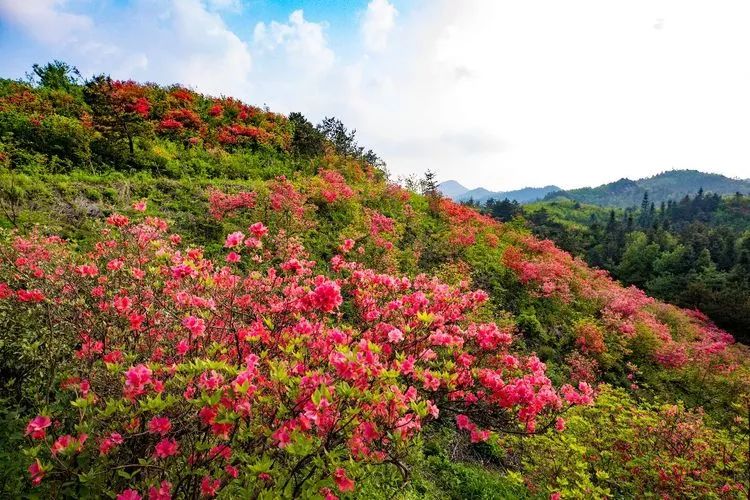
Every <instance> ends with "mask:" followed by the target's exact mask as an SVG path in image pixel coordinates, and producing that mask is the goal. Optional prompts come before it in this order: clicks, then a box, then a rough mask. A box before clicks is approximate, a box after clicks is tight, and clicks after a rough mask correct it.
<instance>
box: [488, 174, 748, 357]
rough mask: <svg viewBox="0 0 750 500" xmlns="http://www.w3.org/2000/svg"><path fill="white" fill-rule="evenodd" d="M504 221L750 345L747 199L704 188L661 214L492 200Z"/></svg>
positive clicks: (663, 207) (665, 205)
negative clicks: (696, 313)
mask: <svg viewBox="0 0 750 500" xmlns="http://www.w3.org/2000/svg"><path fill="white" fill-rule="evenodd" d="M482 210H483V211H485V212H487V213H489V214H491V215H492V216H493V217H495V218H497V219H498V220H501V221H509V220H512V219H513V217H516V216H521V217H523V218H524V220H525V221H526V222H527V224H528V226H529V227H530V228H531V230H532V231H533V232H534V234H535V235H537V236H539V237H540V238H545V239H551V240H553V241H554V242H555V243H556V244H557V245H559V246H560V248H562V249H564V250H566V251H568V252H571V253H572V254H574V255H576V256H579V257H581V258H583V259H584V260H586V262H587V263H588V264H589V265H591V266H594V267H597V268H599V269H604V270H606V271H608V272H609V273H610V274H611V275H612V276H613V277H615V278H616V279H617V280H619V281H621V282H623V283H625V284H627V285H635V286H637V287H638V288H640V289H642V290H644V291H646V292H647V293H648V294H649V295H652V296H654V297H658V298H660V299H662V300H665V301H667V302H669V303H672V304H677V305H679V306H682V307H686V308H691V309H699V310H700V311H702V312H704V313H705V314H707V315H708V316H709V317H711V319H712V320H713V321H715V322H716V323H717V324H718V325H719V326H721V327H722V328H724V329H726V330H727V331H729V332H731V333H732V334H733V335H734V336H735V337H736V338H737V339H738V340H741V341H743V342H745V343H747V342H748V341H750V333H748V332H750V267H749V266H750V196H746V195H743V194H742V193H736V194H734V195H725V196H719V195H718V194H715V193H713V194H705V193H704V192H703V190H702V189H701V188H698V190H697V192H696V193H695V194H694V195H693V196H691V195H685V196H684V197H682V198H681V199H679V200H667V201H662V202H661V203H659V204H658V206H657V205H656V204H655V203H654V202H650V201H649V195H648V192H646V193H644V195H643V198H642V202H641V204H640V206H638V207H630V208H627V209H616V208H606V207H599V206H594V205H585V204H581V203H579V202H576V201H572V200H569V199H565V198H557V199H555V200H552V201H542V202H537V203H532V204H529V205H524V206H521V205H519V204H517V203H513V202H511V201H509V200H501V201H495V200H488V202H487V203H486V204H485V205H484V206H482Z"/></svg>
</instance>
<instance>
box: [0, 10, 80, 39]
mask: <svg viewBox="0 0 750 500" xmlns="http://www.w3.org/2000/svg"><path fill="white" fill-rule="evenodd" d="M66 4H67V2H66V1H65V0H0V18H2V19H5V20H7V21H9V22H10V23H12V24H15V25H17V26H19V27H21V28H22V29H23V30H25V31H26V32H27V33H29V34H30V35H31V36H32V37H33V38H35V39H36V40H39V41H41V42H43V43H50V44H68V43H72V42H75V41H76V40H77V38H78V36H77V34H78V33H80V32H86V31H88V30H89V29H90V28H91V26H92V24H93V22H92V20H91V18H89V17H88V16H85V15H81V14H75V13H72V12H69V11H66Z"/></svg>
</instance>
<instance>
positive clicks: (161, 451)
mask: <svg viewBox="0 0 750 500" xmlns="http://www.w3.org/2000/svg"><path fill="white" fill-rule="evenodd" d="M179 449H180V444H179V443H178V442H177V441H175V440H174V439H170V438H164V439H162V440H161V441H159V442H158V443H157V444H156V447H155V448H154V456H156V457H158V458H167V457H171V456H172V455H177V452H178V451H179Z"/></svg>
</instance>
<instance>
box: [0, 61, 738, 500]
mask: <svg viewBox="0 0 750 500" xmlns="http://www.w3.org/2000/svg"><path fill="white" fill-rule="evenodd" d="M53 69H55V68H53ZM63 69H64V68H63ZM68 76H70V77H71V79H70V80H69V83H70V84H71V87H69V88H68V89H67V90H64V89H61V88H59V87H60V86H59V85H57V84H53V83H49V84H48V85H47V86H45V85H43V84H42V83H41V82H40V81H38V80H34V82H33V83H32V84H31V85H29V84H26V83H20V82H12V81H8V80H2V81H0V129H2V131H3V134H2V136H0V208H2V213H0V223H1V224H2V226H3V227H4V228H6V230H3V231H2V232H1V234H2V241H0V255H2V261H1V264H0V275H2V283H3V286H2V287H0V295H2V296H3V297H4V298H3V299H1V300H0V380H1V381H2V382H1V386H0V392H1V394H0V400H1V401H2V403H1V404H0V410H1V411H0V417H1V418H3V421H5V422H8V425H6V426H4V428H3V431H2V437H1V438H0V463H2V465H3V470H4V475H3V476H0V477H2V479H0V481H1V484H2V488H3V490H2V492H3V496H7V497H11V498H15V497H19V496H21V497H22V496H30V497H48V496H57V497H63V496H76V497H82V496H87V495H89V496H102V495H109V496H112V497H115V496H117V495H122V497H121V498H131V499H132V498H138V496H141V497H144V496H148V497H153V498H167V494H169V495H170V496H171V495H174V496H176V497H191V498H195V497H199V496H201V495H203V496H210V495H214V494H217V495H219V496H224V497H244V496H256V497H263V496H268V497H274V498H275V497H279V496H282V497H283V496H286V497H291V496H297V497H310V498H320V497H326V496H328V497H329V498H331V497H332V496H333V495H335V496H351V497H362V498H394V497H397V498H425V497H428V498H471V497H486V498H497V497H514V498H516V497H521V498H523V497H539V496H547V495H552V496H553V498H557V495H558V494H562V495H563V496H573V497H575V496H576V495H578V496H580V495H585V494H601V495H604V494H605V493H606V491H607V490H608V491H609V492H610V494H612V495H620V496H630V495H635V493H633V492H635V491H637V492H642V493H643V496H647V495H650V494H656V492H658V493H659V494H661V495H664V496H672V497H677V496H690V495H693V496H698V495H713V494H716V495H723V496H724V497H730V496H732V495H735V496H741V494H742V492H743V490H741V489H739V488H740V487H741V488H745V489H744V491H747V488H748V484H747V479H746V478H743V477H742V476H739V475H738V474H737V471H739V470H742V468H743V467H747V456H746V455H743V454H737V453H734V452H733V453H729V454H727V455H726V457H727V461H726V467H724V468H722V467H723V466H722V465H721V464H722V462H719V461H711V460H709V459H710V458H711V457H713V456H714V455H712V454H713V453H714V452H716V451H720V450H725V451H726V450H727V449H728V448H727V446H728V445H729V444H731V443H735V442H736V439H738V437H737V436H738V435H739V434H737V428H739V427H742V425H746V424H743V422H745V421H744V420H742V419H744V418H746V407H745V406H743V404H744V403H743V402H744V401H745V399H743V398H745V397H746V394H747V393H748V380H750V363H748V359H750V356H748V350H747V348H746V347H744V346H742V345H738V344H736V343H734V341H733V339H732V337H731V336H730V335H728V334H727V333H726V332H724V331H722V330H721V329H720V328H718V327H717V326H715V325H714V324H713V323H712V322H711V321H710V320H709V319H708V318H707V317H706V316H705V315H703V314H702V313H700V312H698V311H696V310H693V309H689V310H683V309H680V308H679V307H677V306H673V305H669V304H665V303H663V302H659V301H657V300H654V299H652V298H650V297H648V296H647V295H646V294H645V293H643V292H642V291H640V290H639V289H637V288H634V287H629V288H626V287H623V286H621V285H619V284H618V283H617V282H616V281H614V280H613V279H612V278H610V277H609V276H607V274H606V273H605V272H602V271H597V270H593V269H591V268H589V267H588V266H586V265H585V264H584V262H583V261H582V260H581V259H579V258H575V257H573V256H572V255H570V254H569V253H567V252H565V251H564V250H561V249H560V248H558V247H557V246H555V245H554V244H553V243H552V242H550V241H542V240H540V239H538V238H535V237H533V236H531V235H530V234H529V231H528V229H527V228H525V227H524V221H523V220H522V219H520V218H518V217H516V216H515V214H516V213H517V208H518V207H515V206H513V204H512V203H508V204H504V203H502V202H501V203H500V204H499V207H500V208H499V209H498V212H504V213H505V215H503V216H502V217H501V218H502V219H504V220H507V222H503V223H501V222H498V221H496V220H494V219H493V218H492V217H491V216H490V215H487V214H482V213H480V212H479V211H477V210H475V209H474V208H472V207H469V206H462V205H458V204H455V203H453V202H451V201H449V200H446V199H443V198H441V197H440V196H439V194H438V193H437V191H436V190H435V189H434V188H435V186H434V179H430V178H429V177H427V178H425V179H424V182H417V181H414V182H413V183H412V184H411V187H412V188H413V190H412V191H409V190H406V189H404V188H402V187H399V186H397V185H395V184H392V183H390V182H389V181H388V179H387V176H386V174H385V173H384V172H383V170H382V169H380V168H379V167H378V163H379V162H378V161H377V160H376V159H375V158H374V157H372V156H369V155H368V154H367V153H366V152H365V149H364V148H363V147H361V146H359V145H358V144H357V143H356V139H355V136H354V134H353V132H350V131H349V130H348V129H346V128H345V127H344V126H343V124H341V122H339V121H338V120H329V121H328V122H327V125H325V126H321V129H322V130H321V129H317V128H315V127H313V125H312V124H311V123H309V122H308V121H307V120H306V119H305V118H304V117H303V116H302V115H299V114H293V115H290V117H289V118H286V117H284V116H282V115H278V114H275V113H272V112H271V111H269V110H267V109H261V108H257V107H254V106H251V105H248V104H244V103H241V102H240V101H237V100H235V99H232V98H229V97H221V98H214V97H210V96H203V95H200V94H197V93H195V92H192V91H190V90H188V89H186V88H184V87H182V86H171V87H159V86H155V85H141V84H138V83H135V82H127V81H126V82H117V81H114V80H110V79H108V78H107V77H105V76H103V77H101V78H95V79H93V80H90V81H89V82H85V84H83V85H82V84H81V83H80V82H79V80H77V79H76V78H74V77H72V76H71V75H70V74H68ZM51 87H54V88H51ZM337 143H338V144H337ZM414 190H416V191H420V190H421V191H424V193H425V195H426V196H423V195H420V194H417V193H415V192H414ZM705 198H710V197H705ZM737 200H740V201H736V200H735V201H732V202H731V205H730V203H729V202H727V203H726V204H724V202H723V201H722V202H721V203H719V204H718V208H716V209H715V210H714V209H713V208H712V209H711V210H712V211H709V212H710V219H706V220H707V221H709V222H711V221H719V220H721V221H724V222H725V223H726V224H728V225H732V226H733V227H735V228H737V229H738V230H744V229H739V228H741V227H742V224H743V222H742V221H743V213H744V214H745V215H746V212H743V210H744V208H743V207H744V205H743V203H744V202H742V201H741V199H740V198H737ZM559 203H560V205H553V204H545V207H547V214H546V216H545V217H544V218H540V220H542V221H545V222H544V224H541V223H540V224H539V225H538V226H539V227H541V226H545V230H550V232H551V233H552V234H551V235H552V236H553V237H555V238H556V237H557V236H555V235H556V234H561V235H564V234H568V235H570V239H569V240H566V242H565V243H564V245H563V246H565V245H567V242H570V243H571V244H573V243H575V238H576V237H578V236H579V235H580V234H582V233H581V232H582V231H585V230H586V228H587V227H588V225H589V222H590V215H591V214H593V213H595V212H596V209H593V208H590V207H588V206H585V205H578V206H577V208H576V205H575V203H574V202H570V208H568V207H567V206H565V205H564V204H565V203H566V202H559ZM702 203H704V204H705V205H701V206H705V207H713V201H712V200H710V199H708V200H707V201H705V202H702ZM691 205H692V200H691ZM670 206H672V209H674V214H675V215H674V217H677V215H676V214H677V213H686V212H684V211H683V208H681V207H683V205H682V203H678V204H677V205H670ZM675 207H677V208H676V209H675ZM666 210H667V207H665V211H666ZM560 211H568V212H569V213H575V214H576V217H575V219H573V218H569V219H566V218H563V217H560V216H559V213H558V212H560ZM539 212H541V211H539ZM688 212H689V211H688ZM709 212H707V210H703V209H702V213H704V214H706V213H709ZM596 213H602V214H603V217H604V218H603V219H602V220H601V222H600V224H602V225H604V224H609V223H610V222H612V224H613V225H612V227H613V228H615V227H617V226H619V225H621V226H622V227H623V228H626V227H630V228H632V231H631V230H628V231H627V233H629V236H628V237H627V238H626V234H625V231H624V230H622V231H620V230H617V231H613V232H612V235H613V237H611V238H610V237H607V238H606V239H603V240H602V241H603V242H605V243H606V244H605V245H604V246H603V247H601V248H600V249H599V250H598V251H599V252H600V253H601V254H602V255H604V254H605V252H622V254H624V253H625V251H626V250H627V246H628V245H627V244H626V242H627V241H630V242H631V243H630V245H636V244H637V246H633V247H632V249H631V250H630V251H629V252H628V254H629V258H628V260H627V261H626V262H627V265H626V266H623V268H622V270H623V272H624V271H627V272H632V274H633V275H635V274H636V272H637V273H641V274H643V273H649V272H655V271H658V270H659V269H666V268H670V269H672V270H673V271H672V272H673V273H675V274H676V273H678V272H680V273H681V272H682V269H683V267H681V266H684V265H685V263H686V257H685V256H686V255H690V252H691V251H693V250H691V248H690V247H689V246H688V245H685V244H682V245H680V244H678V240H677V238H676V236H674V235H671V236H670V235H666V234H665V235H664V238H663V239H657V238H654V237H653V236H652V235H651V229H650V228H651V227H653V221H654V217H651V215H652V213H651V207H650V203H649V204H648V206H647V207H645V213H646V215H647V216H648V217H643V218H641V217H640V215H641V214H640V213H638V212H637V211H628V212H624V211H617V212H615V213H614V215H613V216H612V217H611V218H610V214H609V212H596ZM654 214H655V217H656V218H658V217H659V211H658V210H655V212H654ZM495 215H497V213H496V214H495ZM674 217H673V222H674V221H676V219H674ZM680 217H682V216H680ZM701 217H703V216H701ZM259 221H262V223H260V222H259ZM681 224H682V223H681V222H680V223H678V224H673V226H672V227H677V226H680V225H681ZM688 225H689V224H688ZM539 234H543V233H539ZM640 234H645V235H646V239H645V241H644V239H643V237H642V236H641V235H640ZM696 234H697V233H696ZM178 235H179V236H178ZM628 238H629V240H628ZM583 241H584V240H581V241H580V242H579V244H582V242H583ZM741 241H743V242H744V241H745V240H744V239H743V240H741ZM670 242H671V243H670ZM654 243H657V244H658V245H659V248H660V249H661V248H663V247H662V245H665V244H670V245H672V244H673V243H674V245H673V246H671V247H670V251H669V252H668V254H665V253H660V254H659V258H658V259H657V260H656V261H655V262H653V263H650V262H643V261H642V259H640V257H641V256H642V250H643V249H649V248H653V247H651V246H650V245H653V244H654ZM743 244H744V243H743ZM566 248H567V247H566ZM713 248H714V247H713V246H711V250H709V255H706V254H705V252H703V248H702V247H701V248H700V250H699V251H697V253H696V254H695V255H696V256H699V257H700V259H697V260H699V261H700V262H701V264H700V265H701V267H700V269H701V270H702V271H701V273H702V274H701V276H702V278H703V279H704V281H705V283H706V284H708V283H711V284H715V283H721V281H720V279H719V277H720V276H721V273H722V272H725V270H726V268H725V267H721V266H724V265H725V264H722V265H721V266H720V265H719V264H718V261H716V260H715V255H718V254H715V252H714V250H713ZM735 250H741V247H738V248H735ZM618 255H619V254H618ZM722 255H724V257H722V258H726V259H727V260H726V262H729V260H728V256H729V253H726V252H725V253H723V254H722ZM736 255H739V256H740V257H739V261H740V265H743V264H742V263H743V262H745V261H748V262H750V261H749V260H748V259H745V260H744V261H743V260H742V257H741V255H742V251H739V252H737V253H736ZM736 255H735V256H736ZM612 262H614V261H612ZM619 263H620V261H619V260H618V261H617V264H618V266H617V268H618V269H619ZM745 263H747V262H745ZM644 264H646V266H645V267H644ZM732 265H734V264H732ZM613 272H614V271H613ZM645 283H646V284H645V285H644V286H646V287H649V286H652V284H651V283H652V282H651V280H650V279H647V280H646V282H645ZM654 283H656V282H654ZM659 284H660V286H666V287H668V286H669V283H668V282H664V281H662V282H660V283H659ZM653 286H656V285H653ZM696 286H697V283H696V282H695V281H691V282H690V286H687V287H685V289H686V291H688V290H689V291H690V293H695V294H696V295H697V296H700V290H699V289H697V288H695V287H696ZM711 286H713V285H711ZM654 289H656V288H654ZM602 382H606V383H607V384H609V385H611V386H612V387H615V388H614V389H610V388H608V387H607V386H606V385H601V383H602ZM597 387H599V388H600V389H599V391H600V392H601V396H599V398H603V399H600V401H601V402H600V403H596V402H595V403H594V404H595V406H594V407H589V406H586V405H583V406H585V408H584V407H583V406H582V405H581V404H582V403H589V400H590V399H591V398H594V397H596V392H597ZM556 388H559V389H556ZM613 400H616V402H619V405H620V406H618V405H614V404H613ZM680 401H681V403H680ZM571 405H572V406H573V407H572V408H571V409H568V410H567V411H566V408H567V407H568V406H571ZM664 405H676V408H677V409H678V410H677V413H676V415H677V416H678V420H679V423H687V424H688V427H689V430H690V432H691V434H690V435H689V439H688V441H689V443H690V445H691V446H692V447H693V448H694V449H695V450H696V453H695V454H694V455H690V456H689V457H686V459H689V460H691V461H693V462H690V463H691V464H692V463H700V464H702V465H704V466H705V467H704V468H703V469H704V470H702V471H701V474H700V477H698V478H697V479H696V478H695V477H691V478H690V479H689V480H685V481H683V482H674V481H672V479H671V477H670V478H669V480H668V481H665V482H659V481H658V480H657V479H655V478H656V476H658V470H659V469H658V467H660V464H661V463H662V462H663V463H664V464H669V466H670V467H671V466H673V465H675V464H678V465H679V463H682V462H679V461H678V458H677V457H676V456H675V455H674V454H670V453H668V450H666V449H665V448H664V446H663V444H664V440H663V439H661V438H662V437H664V436H666V435H668V434H669V432H671V431H670V429H669V428H665V427H663V426H662V427H654V429H658V432H657V431H655V430H653V429H652V430H649V427H648V425H645V426H644V425H641V424H648V423H649V422H655V421H667V420H668V415H667V413H665V412H667V408H671V407H672V406H664ZM700 408H703V410H701V409H700ZM701 411H703V413H701ZM563 413H564V414H563ZM559 418H562V419H564V421H563V420H559ZM47 419H49V420H47ZM659 419H660V420H659ZM737 419H739V420H737ZM609 422H615V423H616V425H612V427H613V430H612V436H609V433H608V431H609V429H607V426H608V425H609ZM631 425H632V426H633V428H635V429H638V430H639V434H638V435H637V436H636V435H632V436H631V439H632V440H633V441H637V442H638V443H639V446H641V445H642V449H639V450H640V451H641V452H642V454H643V455H644V456H647V457H649V458H648V460H649V461H648V465H647V467H648V468H649V469H648V471H646V472H645V473H644V472H642V470H641V469H637V468H632V467H630V466H629V465H627V463H626V461H624V459H623V460H620V461H613V462H612V463H611V464H607V465H606V467H605V466H603V465H602V466H599V465H597V464H595V463H593V462H592V461H591V457H594V456H596V452H597V450H601V453H604V452H605V451H606V450H608V449H609V448H608V447H610V448H613V447H614V448H616V446H617V442H614V441H613V439H614V432H615V430H614V429H623V432H625V431H626V429H629V428H630V427H629V426H631ZM639 425H641V426H640V427H639ZM563 427H565V429H563ZM678 427H679V425H678ZM679 428H680V429H682V427H679ZM516 433H517V434H516ZM514 436H518V438H517V439H516V438H515V437H514ZM640 437H643V439H642V440H641V441H638V438H640ZM745 439H746V438H745ZM701 443H708V444H707V445H706V446H703V445H702V444H701ZM698 445H700V446H698ZM649 446H650V447H649ZM22 449H23V450H24V451H21V450H22ZM560 457H571V460H573V461H572V462H570V467H569V468H567V469H566V470H565V471H562V472H561V471H559V470H557V468H556V465H555V464H559V463H560V460H557V459H558V458H560ZM37 459H38V461H37ZM555 460H557V461H555ZM678 462H679V463H678ZM608 468H611V477H617V478H618V484H622V489H618V487H616V485H613V484H611V483H612V480H609V479H607V478H605V477H604V476H603V475H602V474H601V473H600V474H598V475H597V474H596V472H597V470H598V471H602V470H603V471H604V473H605V474H610V471H609V470H607V469H608ZM664 470H667V471H668V469H664ZM22 475H23V476H25V477H23V478H22V479H21V476H22ZM235 475H236V477H235ZM722 480H723V481H725V482H726V483H727V484H729V487H730V490H727V491H726V492H723V493H722V492H721V491H720V490H717V489H716V488H717V487H718V488H719V489H720V488H721V487H723V485H721V484H719V483H720V482H721V481H722ZM165 481H166V482H165ZM564 481H567V483H565V482H564ZM34 483H38V485H36V486H35V484H34ZM167 483H169V484H167ZM152 488H153V490H152ZM717 491H718V493H717Z"/></svg>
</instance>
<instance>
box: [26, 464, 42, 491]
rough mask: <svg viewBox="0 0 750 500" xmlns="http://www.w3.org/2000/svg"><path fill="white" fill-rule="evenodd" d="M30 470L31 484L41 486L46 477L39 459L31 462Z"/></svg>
mask: <svg viewBox="0 0 750 500" xmlns="http://www.w3.org/2000/svg"><path fill="white" fill-rule="evenodd" d="M28 470H29V474H30V475H31V484H33V485H34V486H39V484H40V483H41V482H42V478H43V477H44V469H42V463H41V462H40V461H39V459H38V458H37V459H36V460H34V461H33V462H31V465H29V469H28Z"/></svg>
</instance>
